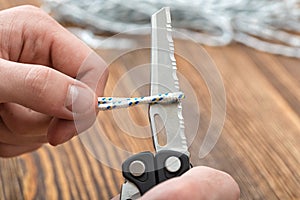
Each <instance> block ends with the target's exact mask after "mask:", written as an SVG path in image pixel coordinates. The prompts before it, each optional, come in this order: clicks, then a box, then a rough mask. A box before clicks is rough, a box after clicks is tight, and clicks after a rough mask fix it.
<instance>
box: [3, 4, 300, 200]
mask: <svg viewBox="0 0 300 200" xmlns="http://www.w3.org/2000/svg"><path fill="white" fill-rule="evenodd" d="M24 2H26V3H32V4H35V5H39V2H38V1H33V0H28V1H24ZM17 4H23V3H20V1H5V0H1V1H0V8H1V9H4V8H8V7H11V6H15V5H17ZM175 47H176V48H181V49H182V48H184V49H186V51H187V52H189V54H190V55H191V57H194V58H196V59H197V57H199V52H198V51H197V49H195V48H196V47H195V46H194V45H192V44H190V43H186V42H183V41H179V40H177V41H176V43H175ZM205 49H206V51H207V52H208V54H209V56H210V57H211V58H212V60H213V61H214V62H215V63H216V65H217V68H218V70H219V72H220V74H221V77H222V79H223V83H224V86H225V91H226V120H225V124H224V127H223V131H222V135H221V137H220V138H219V140H218V142H217V144H216V146H215V147H214V149H213V150H212V151H211V152H210V154H209V155H208V156H206V157H205V158H202V159H200V158H199V156H198V152H199V147H200V145H201V143H202V140H203V136H204V133H205V132H206V131H207V128H208V125H209V123H210V117H211V100H210V95H209V92H208V87H207V85H206V84H205V82H204V81H203V77H201V76H200V75H199V74H198V73H197V72H195V69H194V68H193V66H192V65H191V64H190V63H189V62H188V61H187V60H185V59H184V58H182V57H180V56H177V62H178V68H179V72H180V73H181V74H182V75H183V76H184V77H186V78H188V80H189V83H190V84H191V86H192V88H193V89H194V94H195V96H196V97H197V101H198V102H197V103H198V105H199V106H200V114H201V115H200V123H199V124H200V127H199V130H198V132H197V136H196V137H195V138H194V139H193V140H192V141H191V146H190V151H191V155H192V156H191V160H192V162H193V164H194V165H207V166H211V167H214V168H217V169H220V170H224V171H226V172H228V173H229V174H231V175H232V176H233V177H234V178H235V180H236V181H237V182H238V184H239V186H240V188H241V199H245V200H246V199H268V200H275V199H283V200H285V199H300V190H299V188H300V117H299V116H300V89H299V86H300V78H299V77H300V66H299V65H300V61H299V60H298V59H291V58H286V57H282V56H276V55H270V54H266V53H262V52H258V51H255V50H253V49H250V48H248V47H245V46H242V45H240V44H231V45H229V46H226V47H205ZM112 53H114V52H113V51H107V50H106V51H104V50H103V51H99V54H100V55H101V56H103V57H106V56H108V55H110V54H112ZM200 58H201V57H200ZM149 59H150V51H149V49H145V50H141V51H135V52H130V53H128V54H126V55H123V56H121V57H120V58H118V59H117V60H115V61H114V62H113V63H111V64H110V78H109V80H108V84H107V88H106V91H105V95H110V94H111V93H112V90H113V89H114V86H115V85H116V82H117V80H118V79H120V77H121V76H122V75H123V74H125V73H126V72H127V71H128V70H129V69H130V67H131V66H137V65H139V64H143V63H147V62H148V61H149ZM199 62H201V60H200V61H199ZM130 84H133V83H132V82H130V80H129V81H128V85H124V86H123V87H124V88H121V90H122V91H123V92H124V93H126V91H127V90H129V88H130V87H131V86H130ZM145 90H147V88H144V91H145ZM137 92H139V91H137ZM125 95H126V94H125ZM186 101H187V102H188V99H187V100H186ZM188 109H191V108H188ZM146 110H147V108H146V107H143V106H141V107H137V108H132V109H129V113H130V116H131V118H123V119H122V118H121V122H117V121H116V119H115V117H114V115H113V112H111V111H108V112H105V113H100V115H99V116H98V119H99V120H98V125H97V126H94V127H92V128H91V129H90V130H88V133H87V134H85V135H88V136H87V137H86V139H89V140H92V141H89V144H91V147H92V148H93V149H95V152H96V153H97V155H96V156H97V158H100V159H101V161H98V160H99V159H98V160H97V159H96V158H95V157H94V156H92V155H91V154H90V153H89V150H88V149H87V148H86V147H85V143H86V142H82V140H80V139H79V138H74V139H72V140H71V141H70V142H68V143H66V144H63V145H60V146H58V147H51V146H49V145H44V146H43V147H42V148H41V149H39V150H38V151H36V152H33V153H28V154H25V155H22V156H20V157H17V158H9V159H0V169H1V170H0V199H110V198H111V197H113V196H115V195H117V194H118V193H119V192H120V187H121V184H122V182H123V178H122V175H121V172H120V171H119V170H117V169H113V168H111V167H110V166H113V167H114V168H116V166H118V165H119V163H120V162H121V161H122V160H123V159H125V158H126V156H127V154H126V152H125V153H124V152H121V153H120V152H119V151H118V149H117V148H115V147H118V148H119V149H124V150H127V151H128V152H139V151H144V150H153V147H152V142H151V139H149V137H146V136H149V134H150V129H149V126H147V125H148V119H147V117H146ZM192 111H193V110H192ZM120 112H121V111H120ZM191 113H193V114H196V115H195V116H199V113H197V112H191ZM197 114H198V115H197ZM132 121H134V122H135V123H136V124H138V125H140V126H144V127H145V128H144V131H142V133H140V134H141V135H140V136H145V137H146V138H145V139H143V138H135V137H134V136H130V135H128V134H125V133H128V132H129V131H132V132H134V131H136V130H133V128H132V127H131V126H130V124H132ZM128 124H129V125H128ZM126 125H127V126H126ZM121 126H122V127H127V129H128V130H127V132H126V131H124V130H122V127H121ZM100 128H102V130H101V131H100V132H101V133H102V136H103V137H104V138H106V140H107V141H108V142H107V141H105V140H102V138H98V139H95V140H94V138H93V137H94V136H93V135H95V133H97V132H99V130H100ZM187 136H188V138H189V134H188V133H187Z"/></svg>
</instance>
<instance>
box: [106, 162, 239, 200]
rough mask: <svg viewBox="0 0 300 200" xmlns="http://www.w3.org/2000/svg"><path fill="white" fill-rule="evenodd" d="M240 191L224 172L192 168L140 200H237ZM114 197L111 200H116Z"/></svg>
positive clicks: (153, 189) (158, 186) (117, 197)
mask: <svg viewBox="0 0 300 200" xmlns="http://www.w3.org/2000/svg"><path fill="white" fill-rule="evenodd" d="M239 197H240V189H239V186H238V185H237V183H236V182H235V180H234V179H233V178H232V177H231V176H230V175H228V174H226V173H225V172H222V171H219V170H215V169H212V168H209V167H194V168H192V169H190V170H189V171H187V172H186V173H185V174H183V175H182V176H181V177H177V178H172V179H170V180H167V181H165V182H163V183H161V184H159V185H157V186H155V187H154V188H152V189H151V190H150V191H148V192H147V193H146V194H145V195H144V196H142V197H141V198H140V200H182V199H184V200H238V199H239ZM118 199H119V196H116V197H115V198H113V199H112V200H118Z"/></svg>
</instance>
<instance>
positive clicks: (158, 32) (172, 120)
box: [149, 7, 189, 156]
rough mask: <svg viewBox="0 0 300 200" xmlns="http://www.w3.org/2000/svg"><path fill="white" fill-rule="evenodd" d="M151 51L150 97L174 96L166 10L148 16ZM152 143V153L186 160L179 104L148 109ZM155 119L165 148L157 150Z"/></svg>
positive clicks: (173, 66)
mask: <svg viewBox="0 0 300 200" xmlns="http://www.w3.org/2000/svg"><path fill="white" fill-rule="evenodd" d="M151 23H152V49H151V91H150V93H151V95H157V94H163V93H168V92H178V91H179V82H178V78H177V74H176V70H177V67H176V59H175V56H174V43H173V40H172V29H171V28H172V27H171V15H170V9H169V8H168V7H165V8H162V9H161V10H159V11H158V12H156V13H155V14H153V15H152V18H151ZM149 115H150V122H151V129H152V135H153V141H154V146H155V149H156V151H157V152H158V151H160V150H173V151H179V152H182V153H184V154H186V155H188V156H189V152H188V147H187V142H186V137H185V135H184V121H183V116H182V106H181V103H180V102H179V103H175V104H167V105H159V104H154V105H150V109H149ZM156 115H159V116H160V118H161V119H162V121H163V122H164V127H165V132H166V139H167V142H166V145H164V146H160V145H159V142H158V135H157V132H159V130H157V127H156V123H155V116H156Z"/></svg>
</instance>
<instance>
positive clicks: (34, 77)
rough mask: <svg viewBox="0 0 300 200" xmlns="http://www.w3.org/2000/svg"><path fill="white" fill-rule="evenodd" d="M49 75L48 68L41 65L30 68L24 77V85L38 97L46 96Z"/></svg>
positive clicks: (50, 74) (50, 73)
mask: <svg viewBox="0 0 300 200" xmlns="http://www.w3.org/2000/svg"><path fill="white" fill-rule="evenodd" d="M51 76H52V72H51V70H50V69H47V68H42V67H37V68H31V69H30V70H29V71H28V72H27V74H26V76H25V78H24V86H25V88H26V89H28V90H29V91H30V92H31V93H32V94H33V95H35V96H36V97H38V99H42V98H43V97H45V96H46V93H47V88H48V85H49V82H50V80H51Z"/></svg>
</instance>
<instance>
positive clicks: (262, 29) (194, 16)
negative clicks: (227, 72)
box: [43, 0, 300, 58]
mask: <svg viewBox="0 0 300 200" xmlns="http://www.w3.org/2000/svg"><path fill="white" fill-rule="evenodd" d="M299 5H300V0H233V1H228V0H210V1H207V0H199V1H182V0H166V1H161V0H130V1H124V0H97V1H95V0H85V1H80V0H60V1H58V0H44V4H43V7H44V9H46V10H47V11H48V12H51V14H52V15H53V16H54V17H55V18H56V19H57V20H58V21H60V22H67V23H72V24H76V25H79V26H80V27H86V28H89V29H90V30H93V32H92V34H91V32H86V31H87V30H81V29H78V30H77V31H75V32H77V33H78V32H84V33H87V34H84V36H85V37H84V38H82V39H83V40H84V41H86V42H87V43H88V44H89V45H91V46H95V44H96V43H97V41H98V43H101V41H102V39H101V38H97V36H95V35H94V34H98V33H103V32H111V33H120V32H124V31H128V30H133V29H136V30H137V31H136V32H135V34H148V33H144V32H142V31H140V32H139V31H138V29H139V28H145V27H149V24H150V18H151V15H152V14H153V13H154V12H156V11H157V10H159V9H160V8H161V7H163V6H169V7H170V8H171V14H172V26H173V27H175V30H178V31H180V32H185V33H186V34H188V35H190V36H191V38H193V40H195V41H197V42H198V43H201V44H205V45H210V46H221V45H227V44H229V43H231V42H233V41H236V42H239V43H242V44H245V45H247V46H250V47H252V48H255V49H258V50H261V51H265V52H268V53H272V54H279V55H285V56H290V57H297V58H300V50H299V46H300V37H299V36H298V35H297V33H299V32H300V7H299ZM140 30H141V29H140ZM73 31H74V29H73ZM79 35H80V34H79ZM81 35H82V34H81ZM79 37H80V36H79ZM128 40H130V39H128ZM96 46H97V45H96ZM97 47H99V48H101V47H100V46H97ZM110 47H111V48H117V46H116V45H115V44H112V45H111V46H110Z"/></svg>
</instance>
